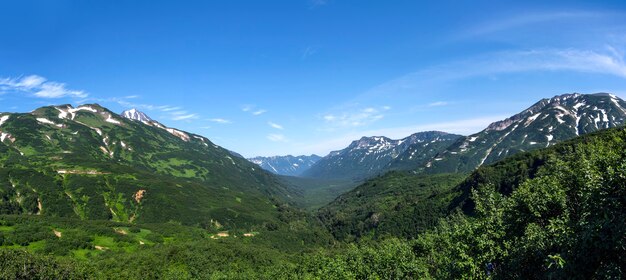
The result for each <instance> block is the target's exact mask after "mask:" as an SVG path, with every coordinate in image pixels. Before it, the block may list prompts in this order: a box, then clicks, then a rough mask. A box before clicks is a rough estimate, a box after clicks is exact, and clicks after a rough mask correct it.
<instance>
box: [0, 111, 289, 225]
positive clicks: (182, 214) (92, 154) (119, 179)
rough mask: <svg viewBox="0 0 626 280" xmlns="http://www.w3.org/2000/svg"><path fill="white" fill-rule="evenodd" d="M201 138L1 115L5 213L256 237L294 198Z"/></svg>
mask: <svg viewBox="0 0 626 280" xmlns="http://www.w3.org/2000/svg"><path fill="white" fill-rule="evenodd" d="M297 195H298V194H297V193H294V192H293V191H291V189H289V188H288V187H286V186H284V185H282V184H281V183H280V182H279V181H278V179H277V178H275V176H273V175H271V174H270V173H269V172H266V171H264V170H262V169H261V168H259V167H258V166H257V165H255V164H252V163H250V162H248V161H247V160H245V159H242V158H238V157H235V156H233V155H232V154H231V153H230V152H229V151H228V150H226V149H223V148H221V147H219V146H217V145H215V144H213V143H212V142H211V141H210V140H209V139H207V138H205V137H202V136H200V135H196V134H192V133H188V132H185V131H181V130H177V129H175V128H170V127H166V126H164V125H163V124H161V123H159V122H157V121H154V120H152V119H150V118H149V117H148V116H146V115H145V114H143V113H141V112H138V111H136V110H131V111H127V112H125V113H124V114H123V116H120V115H117V114H115V113H113V112H111V111H110V110H108V109H106V108H104V107H101V106H99V105H98V104H87V105H81V106H78V107H72V106H71V105H61V106H47V107H42V108H39V109H37V110H35V111H33V112H31V113H13V114H9V113H0V213H2V214H37V215H48V216H60V217H75V218H80V219H110V220H114V221H123V222H144V223H146V222H168V221H175V222H179V223H183V224H204V225H211V226H215V227H238V228H252V227H255V226H259V225H262V224H268V223H274V224H281V223H280V221H278V220H277V219H278V218H277V217H278V216H279V214H280V213H278V210H277V207H276V205H279V204H283V203H285V202H288V201H289V200H290V197H294V196H297Z"/></svg>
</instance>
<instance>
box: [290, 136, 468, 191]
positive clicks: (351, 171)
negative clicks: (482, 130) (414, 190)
mask: <svg viewBox="0 0 626 280" xmlns="http://www.w3.org/2000/svg"><path fill="white" fill-rule="evenodd" d="M458 137H460V136H459V135H454V134H449V133H445V132H438V131H429V132H420V133H415V134H413V135H411V136H409V137H406V138H403V139H398V140H393V139H389V138H387V137H384V136H374V137H363V138H361V139H359V140H356V141H353V142H352V143H351V144H350V145H349V146H348V147H347V148H345V149H343V150H339V151H334V152H331V153H330V154H329V155H327V156H326V157H324V158H322V159H321V160H319V161H318V162H317V163H316V164H314V165H313V166H312V167H311V168H310V169H309V170H307V171H305V172H304V173H303V174H302V176H304V177H314V178H324V179H336V178H350V179H364V178H367V177H370V176H374V175H377V174H379V173H380V172H382V171H384V170H387V169H389V168H399V167H400V166H404V165H403V164H404V162H406V161H408V160H412V158H411V154H407V155H404V154H405V153H406V152H407V151H410V152H414V153H418V152H419V153H420V154H419V155H415V154H414V155H413V156H416V158H417V157H420V158H421V157H427V156H428V155H429V154H436V153H437V152H439V150H438V148H439V147H444V148H445V147H447V145H449V144H451V143H452V141H453V140H454V139H456V138H458ZM422 153H424V154H426V155H424V154H422ZM401 155H402V158H403V159H405V158H406V159H407V160H405V161H402V162H401V163H398V164H392V162H393V161H394V160H396V159H397V158H398V157H400V156H401ZM409 158H410V159H409Z"/></svg>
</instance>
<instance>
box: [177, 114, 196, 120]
mask: <svg viewBox="0 0 626 280" xmlns="http://www.w3.org/2000/svg"><path fill="white" fill-rule="evenodd" d="M197 118H199V117H198V115H196V114H186V115H174V116H172V117H171V119H172V120H173V121H182V120H193V119H197Z"/></svg>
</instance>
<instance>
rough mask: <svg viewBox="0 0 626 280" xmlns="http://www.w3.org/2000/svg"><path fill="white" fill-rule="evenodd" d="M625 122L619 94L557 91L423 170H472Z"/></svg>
mask: <svg viewBox="0 0 626 280" xmlns="http://www.w3.org/2000/svg"><path fill="white" fill-rule="evenodd" d="M625 120H626V102H625V101H624V100H622V99H620V98H619V97H617V96H615V95H612V94H608V93H598V94H578V93H574V94H564V95H559V96H555V97H553V98H550V99H542V100H540V101H539V102H537V103H535V104H534V105H532V106H531V107H529V108H528V109H526V110H524V111H522V112H521V113H519V114H516V115H514V116H512V117H510V118H507V119H505V120H502V121H498V122H494V123H492V124H490V125H489V126H488V127H487V128H486V129H485V130H483V131H481V132H478V133H476V134H473V135H470V136H467V137H464V138H461V139H458V140H457V141H456V142H455V143H454V144H453V145H451V146H450V147H449V148H447V149H446V150H445V151H442V152H441V153H439V154H438V155H437V156H435V157H433V158H432V159H431V160H429V161H427V162H426V163H425V164H424V165H423V166H421V168H422V169H423V170H424V171H426V172H428V173H442V172H468V171H471V170H473V169H475V168H477V167H479V166H481V165H483V164H489V163H492V162H495V161H498V160H500V159H503V158H505V157H507V156H510V155H513V154H515V153H518V152H523V151H529V150H533V149H538V148H543V147H548V146H551V145H554V144H556V143H558V142H561V141H564V140H567V139H571V138H574V137H576V136H578V135H583V134H586V133H590V132H594V131H597V130H601V129H606V128H610V127H615V126H621V125H623V124H624V121H625Z"/></svg>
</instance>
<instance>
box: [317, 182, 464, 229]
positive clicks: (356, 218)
mask: <svg viewBox="0 0 626 280" xmlns="http://www.w3.org/2000/svg"><path fill="white" fill-rule="evenodd" d="M463 178H465V176H464V175H462V174H437V175H415V174H413V173H410V172H401V171H393V172H389V173H387V174H385V175H384V176H380V177H377V178H373V179H371V180H368V181H367V182H365V183H363V184H361V185H359V186H357V187H356V188H355V189H353V190H351V191H349V192H347V193H345V194H342V195H341V196H339V197H338V198H337V199H335V200H334V201H333V202H331V203H329V204H328V205H326V206H324V207H322V208H321V209H320V210H319V211H318V215H319V217H320V219H321V220H322V222H323V223H324V224H325V225H326V226H327V227H328V228H329V229H330V231H331V233H332V234H333V235H334V236H335V238H337V239H339V240H355V239H361V238H365V237H371V238H380V237H384V236H398V237H406V238H415V237H416V236H417V235H418V234H420V233H422V232H424V231H425V230H426V229H429V228H431V227H433V226H435V225H436V224H437V221H438V220H439V218H441V217H444V216H445V215H446V214H447V213H448V204H449V202H450V201H451V200H452V199H453V198H454V197H455V194H456V193H455V192H451V190H452V188H453V187H455V186H456V185H457V184H458V183H459V182H461V181H462V180H463Z"/></svg>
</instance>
